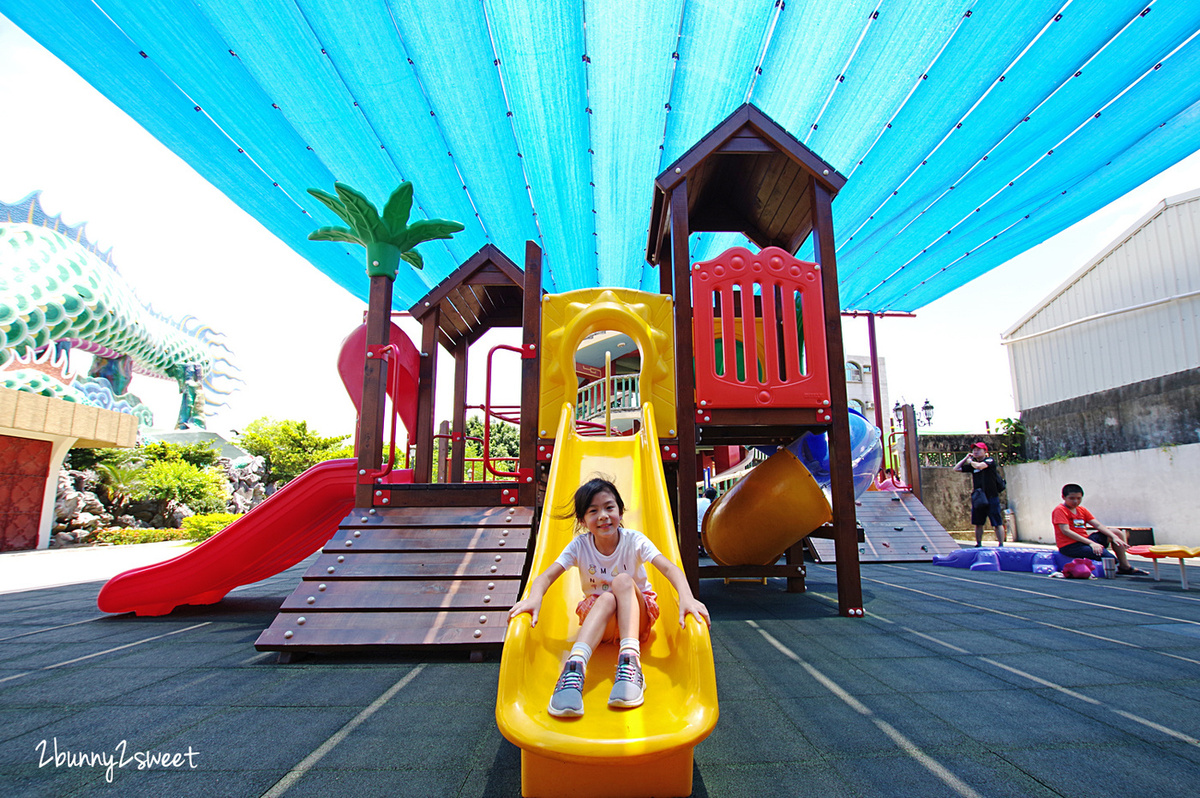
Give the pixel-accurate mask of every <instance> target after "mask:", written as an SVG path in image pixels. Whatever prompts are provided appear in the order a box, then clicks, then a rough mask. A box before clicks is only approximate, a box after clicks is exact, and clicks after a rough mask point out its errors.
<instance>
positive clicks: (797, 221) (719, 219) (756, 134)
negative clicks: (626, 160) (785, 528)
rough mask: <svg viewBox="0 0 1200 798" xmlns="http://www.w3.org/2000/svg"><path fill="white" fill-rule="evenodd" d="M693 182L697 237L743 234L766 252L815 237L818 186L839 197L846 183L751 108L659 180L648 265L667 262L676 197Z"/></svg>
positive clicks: (691, 212)
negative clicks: (813, 188) (663, 258)
mask: <svg viewBox="0 0 1200 798" xmlns="http://www.w3.org/2000/svg"><path fill="white" fill-rule="evenodd" d="M685 179H686V181H687V200H688V221H689V227H690V231H691V232H701V231H711V232H739V233H743V234H744V235H745V236H746V237H747V238H749V239H750V240H751V241H753V242H754V243H755V244H757V245H758V246H759V247H768V246H776V247H780V248H782V249H785V250H787V251H788V252H791V253H793V254H794V253H795V252H796V250H798V249H799V248H800V245H801V244H803V243H804V241H805V239H806V238H808V235H809V233H811V232H812V228H813V220H812V213H811V208H812V202H811V197H810V196H809V194H810V184H811V182H812V181H814V180H815V181H817V182H818V183H820V184H821V185H822V186H824V187H825V188H826V189H827V190H828V191H829V193H830V195H831V196H834V195H836V194H837V192H838V191H839V190H841V188H842V186H844V185H845V184H846V178H845V177H843V176H842V175H841V174H839V173H838V171H837V170H836V169H834V168H833V167H832V166H831V165H830V164H828V163H826V162H825V161H824V160H822V159H821V158H820V157H819V156H818V155H817V154H816V153H814V152H813V151H812V150H810V149H809V148H808V147H805V146H804V145H803V144H801V143H800V142H799V141H797V140H796V139H795V138H793V137H792V135H791V134H790V133H788V132H787V131H786V130H784V129H783V128H782V127H781V126H780V125H779V124H778V123H776V122H775V121H774V120H773V119H771V118H770V117H768V116H767V115H766V114H764V113H763V112H762V111H760V110H759V109H758V108H756V107H755V106H753V105H749V104H747V105H743V106H741V107H740V108H738V109H737V110H736V111H734V112H733V113H732V114H730V115H729V117H727V118H726V119H725V121H723V122H721V124H719V125H717V126H716V127H715V128H713V130H712V131H711V132H710V133H709V134H708V135H706V136H705V137H704V138H702V139H701V140H700V141H698V142H697V143H696V145H695V146H693V147H692V148H691V149H690V150H688V151H687V152H686V153H684V154H683V155H682V156H680V158H679V159H678V160H676V161H675V162H674V163H672V164H671V165H670V166H668V167H667V168H666V170H665V171H663V173H662V174H660V175H659V176H658V177H657V178H655V181H654V205H653V208H652V211H651V216H650V235H649V240H648V242H647V245H646V258H647V260H649V261H650V262H651V263H658V262H659V254H660V253H661V252H662V249H663V247H664V246H665V245H666V241H667V239H668V233H669V231H670V225H669V224H668V218H669V210H668V208H669V202H668V198H669V196H670V194H671V192H672V191H673V190H675V189H676V188H677V187H678V186H680V184H682V183H683V182H684V180H685Z"/></svg>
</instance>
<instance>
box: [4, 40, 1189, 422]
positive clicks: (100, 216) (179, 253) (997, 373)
mask: <svg viewBox="0 0 1200 798" xmlns="http://www.w3.org/2000/svg"><path fill="white" fill-rule="evenodd" d="M0 86H2V87H3V88H2V89H0V102H2V107H3V108H4V109H5V120H4V123H3V124H2V125H0V153H3V159H2V160H0V200H3V201H5V202H10V203H12V202H17V201H19V200H20V199H22V198H24V197H25V196H26V195H27V194H29V193H30V192H33V191H37V190H41V191H42V204H43V206H44V207H45V209H46V211H47V213H49V214H51V215H54V214H61V215H62V216H63V219H64V221H65V222H67V223H68V224H78V223H80V222H87V231H86V233H87V236H88V238H89V239H90V240H91V241H93V242H95V243H98V244H99V245H100V246H101V247H102V248H104V249H107V248H108V247H112V249H113V261H114V263H115V264H116V265H117V267H118V268H119V269H120V271H121V273H122V275H124V277H125V278H126V280H127V281H128V282H129V283H130V284H131V285H133V287H134V289H135V290H136V291H137V293H138V295H139V296H140V297H141V298H142V299H143V300H144V301H147V302H151V303H152V304H153V305H154V306H155V307H156V308H157V309H158V310H160V311H163V312H165V313H168V314H170V315H174V316H182V315H185V314H191V315H193V316H196V317H197V318H199V319H201V320H202V321H204V322H205V323H207V324H209V325H210V326H212V327H213V328H214V329H216V330H218V331H220V332H222V333H224V334H225V335H226V336H227V340H226V343H227V345H228V346H229V347H230V349H232V350H233V352H234V358H233V359H234V360H235V362H236V363H237V364H238V366H239V367H240V368H241V371H242V377H243V378H244V379H245V380H246V385H245V386H243V388H242V390H241V391H240V392H238V393H235V394H234V395H233V397H232V400H231V407H230V408H228V409H223V410H221V411H219V412H218V413H217V414H215V415H214V416H212V417H211V418H209V423H208V427H209V429H212V430H215V431H218V432H225V431H227V430H230V429H240V428H241V427H243V426H244V425H245V424H246V423H247V422H249V421H251V420H253V419H255V418H259V417H261V416H271V417H272V418H276V419H282V418H295V419H303V420H306V421H308V422H309V425H310V427H311V428H315V429H316V430H317V431H319V432H320V433H321V434H325V435H339V434H350V433H351V432H352V430H353V427H354V410H353V406H352V405H351V404H350V401H349V399H348V398H347V397H346V393H345V391H344V389H343V388H342V385H341V381H340V379H339V377H338V375H337V369H336V358H337V353H338V349H339V346H340V343H341V341H342V339H343V338H344V337H345V336H346V335H347V334H348V333H349V332H350V331H351V330H353V329H354V327H355V326H356V325H358V324H359V323H360V322H361V320H362V313H363V310H364V309H365V306H364V304H363V303H361V302H360V301H359V300H357V299H355V298H353V297H351V296H350V295H349V294H348V293H346V292H345V290H344V289H342V288H341V287H339V286H337V285H336V284H335V283H334V282H333V281H331V280H330V279H328V278H327V277H325V276H324V275H323V274H322V273H321V272H319V271H317V270H316V269H315V268H313V267H312V266H311V265H309V264H308V262H307V261H305V260H304V259H302V258H301V257H300V256H299V255H297V254H296V253H295V252H293V251H292V250H291V249H290V248H288V247H287V246H286V245H285V244H284V243H283V242H281V241H280V240H278V239H277V238H275V237H274V236H273V235H271V234H270V233H269V232H267V230H266V229H265V228H263V227H262V226H261V225H260V224H259V223H258V222H257V221H255V220H254V219H253V218H251V217H250V216H249V215H247V214H246V213H245V212H243V211H242V210H241V209H240V208H238V207H237V206H236V205H234V204H233V202H232V201H230V200H229V199H228V198H227V197H225V195H223V194H221V193H220V192H219V191H217V189H215V188H213V187H212V186H211V185H210V184H209V183H207V182H206V181H204V180H203V179H202V178H201V177H200V176H199V175H197V174H196V173H195V172H194V171H193V170H192V169H191V167H189V166H188V165H187V164H185V163H184V162H183V161H182V160H180V159H179V158H178V157H177V156H175V155H174V154H173V153H171V152H170V151H169V150H167V149H166V148H165V147H164V146H163V145H161V144H159V143H158V141H157V140H156V139H154V138H153V137H152V136H150V134H148V133H147V132H146V131H144V130H143V129H142V128H141V127H139V126H138V125H137V124H136V123H135V122H133V121H132V120H131V119H130V118H129V117H127V116H126V115H125V114H124V113H123V112H121V111H120V110H118V109H117V108H116V107H115V106H114V105H112V104H111V103H110V102H109V101H108V100H106V99H105V98H104V97H102V96H101V95H100V94H99V93H98V92H96V91H95V90H94V89H92V88H91V87H90V86H89V85H88V84H86V83H85V82H84V81H83V80H82V79H81V78H79V77H78V76H77V75H75V74H74V73H73V72H71V71H70V70H69V69H67V67H65V66H64V65H63V64H62V63H61V62H59V61H58V60H57V59H56V58H54V57H53V56H52V55H50V54H49V53H47V52H46V51H45V50H43V49H42V48H41V46H40V45H38V44H37V43H35V42H34V41H33V40H31V39H30V38H29V37H28V36H26V35H25V34H24V33H23V32H21V31H20V30H19V29H17V28H16V27H15V26H14V25H13V24H12V23H11V22H9V21H8V20H7V19H6V18H5V17H3V16H0ZM1197 187H1200V154H1194V155H1192V156H1191V157H1189V158H1187V159H1186V160H1184V161H1183V162H1181V163H1180V164H1178V165H1177V166H1175V167H1174V168H1172V169H1170V170H1168V171H1167V172H1164V173H1163V174H1161V175H1159V176H1158V177H1155V178H1153V179H1152V180H1149V181H1147V182H1146V183H1145V184H1143V185H1142V186H1141V187H1139V188H1138V189H1136V190H1134V191H1132V192H1130V193H1129V194H1127V195H1126V196H1124V197H1122V198H1121V199H1119V200H1117V201H1116V202H1113V203H1112V204H1111V205H1109V206H1107V207H1106V208H1104V209H1102V210H1101V211H1099V212H1097V213H1096V214H1094V215H1092V216H1091V217H1089V218H1087V219H1085V220H1083V221H1081V222H1079V223H1078V224H1076V225H1075V226H1074V227H1071V228H1070V229H1068V230H1066V231H1064V232H1063V233H1060V234H1059V235H1058V236H1056V237H1054V238H1052V239H1050V240H1049V241H1047V242H1045V243H1044V244H1042V245H1040V246H1038V247H1036V248H1034V249H1032V250H1030V251H1028V252H1026V253H1025V254H1023V255H1021V256H1019V257H1017V258H1014V259H1013V260H1011V261H1009V262H1008V263H1006V264H1004V265H1003V266H1001V267H999V268H997V269H995V270H993V271H992V272H990V273H988V274H986V275H984V276H983V277H981V278H979V279H977V280H975V281H973V282H972V283H970V284H968V285H966V286H964V287H963V288H960V289H959V290H957V291H955V292H954V293H952V294H950V295H948V296H946V297H943V298H942V299H940V300H938V301H937V302H935V303H933V304H931V305H928V306H926V307H925V308H922V309H921V310H919V311H917V318H915V319H881V320H878V321H877V322H876V331H877V333H878V337H879V354H880V355H881V356H882V357H884V358H885V359H886V361H887V362H886V365H887V379H888V391H889V394H890V396H891V399H892V400H893V401H895V400H896V399H900V398H904V399H907V400H908V401H911V402H913V403H914V404H916V405H920V404H922V403H923V402H924V400H925V399H926V398H928V399H929V400H930V401H931V402H932V403H933V404H934V406H935V408H936V411H935V417H934V423H933V426H932V428H931V429H932V430H934V431H963V432H982V431H983V429H984V422H985V421H987V422H994V421H995V419H997V418H1001V417H1007V416H1015V415H1016V411H1015V409H1014V406H1013V398H1012V384H1011V379H1010V376H1009V366H1008V357H1007V354H1006V352H1005V350H1004V347H1003V346H1001V345H1000V343H999V341H1000V333H1001V332H1003V331H1004V330H1005V329H1007V328H1008V327H1009V326H1011V325H1012V324H1013V322H1015V321H1016V320H1017V319H1018V318H1020V317H1021V316H1022V315H1023V314H1024V313H1025V312H1026V311H1028V310H1029V309H1031V308H1032V307H1033V306H1034V305H1035V304H1036V303H1038V302H1039V301H1040V300H1041V299H1042V298H1043V297H1045V296H1046V295H1047V294H1048V293H1049V292H1050V291H1052V290H1054V289H1055V288H1057V287H1058V286H1059V285H1060V284H1061V283H1062V282H1063V281H1064V280H1065V279H1066V278H1067V277H1069V276H1070V275H1071V274H1072V273H1074V272H1075V271H1076V270H1077V269H1079V267H1081V266H1082V265H1083V264H1084V263H1086V262H1087V261H1088V260H1090V259H1091V258H1093V257H1094V256H1095V255H1097V254H1098V253H1100V252H1101V251H1102V250H1103V249H1105V248H1106V247H1107V246H1108V245H1109V244H1110V243H1111V242H1112V241H1113V239H1114V238H1116V236H1118V235H1119V234H1121V233H1122V232H1124V231H1125V230H1126V229H1127V228H1128V227H1129V226H1130V225H1131V224H1133V223H1134V222H1135V221H1137V220H1138V219H1139V218H1140V217H1141V216H1143V215H1144V214H1145V213H1146V212H1147V211H1149V210H1150V209H1151V208H1152V207H1153V206H1154V205H1155V203H1157V202H1158V201H1160V200H1162V199H1163V198H1164V197H1168V196H1173V195H1175V194H1181V193H1183V192H1185V191H1190V190H1192V189H1195V188H1197ZM325 188H328V187H325ZM647 191H649V189H648V188H647ZM647 197H649V194H648V193H647ZM647 201H648V200H647ZM517 254H518V255H519V254H520V253H517ZM402 326H405V327H406V329H407V330H408V331H409V332H410V334H411V335H412V336H413V338H414V341H415V342H417V343H419V342H420V337H419V332H418V330H417V325H415V324H413V323H412V322H411V321H408V322H406V324H404V325H402ZM866 326H867V323H866V321H865V320H864V319H858V320H851V319H847V320H845V322H844V328H843V329H844V331H845V348H846V353H847V354H848V355H851V354H862V355H866V354H867V352H868V346H867V335H866ZM500 340H505V339H504V338H503V337H502V334H500V333H492V334H489V336H486V337H485V338H484V339H483V340H482V341H481V343H480V344H477V345H476V346H475V347H473V362H472V364H471V386H470V394H471V395H470V397H469V402H471V403H481V402H482V401H483V398H482V393H483V384H484V368H485V367H484V362H483V358H484V357H485V356H486V350H487V348H488V347H489V346H490V345H491V343H493V342H495V341H500ZM509 340H510V341H511V336H510V337H509ZM512 360H513V357H511V356H508V355H506V354H500V355H497V367H500V366H505V365H507V366H511V365H512ZM452 368H453V364H452V362H451V361H450V359H449V358H448V357H445V356H443V359H442V360H440V361H439V372H440V377H441V379H439V386H440V390H439V401H438V413H437V415H438V418H439V419H442V418H448V417H449V414H450V409H449V400H450V391H451V377H450V375H451V373H452ZM509 387H510V392H509V393H508V394H507V395H500V396H498V397H496V398H495V400H496V401H499V402H513V403H515V401H516V391H515V388H514V387H513V386H512V385H511V381H510V386H509ZM130 390H131V391H132V392H133V393H135V394H137V395H139V396H140V397H141V398H142V399H143V400H144V401H146V402H147V404H149V406H150V407H151V409H152V410H153V411H154V414H155V423H156V426H158V427H167V428H169V427H171V426H173V425H174V421H175V415H176V413H177V411H178V405H179V399H178V391H177V389H176V387H175V385H174V384H173V383H169V382H165V381H161V380H153V379H150V378H147V377H144V376H138V377H135V379H134V381H133V383H132V385H131V387H130Z"/></svg>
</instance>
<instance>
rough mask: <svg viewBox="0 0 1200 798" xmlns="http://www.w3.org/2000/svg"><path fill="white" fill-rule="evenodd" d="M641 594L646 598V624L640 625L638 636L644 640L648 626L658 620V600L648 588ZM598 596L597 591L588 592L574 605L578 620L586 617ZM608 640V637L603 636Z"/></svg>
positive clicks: (580, 620) (647, 634)
mask: <svg viewBox="0 0 1200 798" xmlns="http://www.w3.org/2000/svg"><path fill="white" fill-rule="evenodd" d="M642 596H643V597H645V599H646V625H645V626H643V627H642V631H641V634H640V635H639V637H640V638H641V639H642V640H645V639H646V638H647V637H649V636H650V628H651V627H653V626H654V622H655V621H656V620H658V614H659V609H658V602H657V601H656V600H655V594H654V593H652V592H650V591H649V590H645V591H642ZM598 598H600V594H599V593H590V594H588V595H586V596H584V597H583V601H581V602H579V604H578V605H577V606H576V607H575V614H576V615H578V616H579V622H580V623H583V620H584V618H587V616H588V613H589V612H591V611H592V607H593V606H595V604H596V599H598ZM605 642H608V638H605Z"/></svg>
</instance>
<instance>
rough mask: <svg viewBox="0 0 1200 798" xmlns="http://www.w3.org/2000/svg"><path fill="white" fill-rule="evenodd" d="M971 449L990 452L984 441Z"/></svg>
mask: <svg viewBox="0 0 1200 798" xmlns="http://www.w3.org/2000/svg"><path fill="white" fill-rule="evenodd" d="M971 448H972V449H983V450H984V451H985V452H986V451H987V450H988V447H987V444H986V443H984V442H983V441H980V442H979V443H977V444H975V445H974V446H972V447H971Z"/></svg>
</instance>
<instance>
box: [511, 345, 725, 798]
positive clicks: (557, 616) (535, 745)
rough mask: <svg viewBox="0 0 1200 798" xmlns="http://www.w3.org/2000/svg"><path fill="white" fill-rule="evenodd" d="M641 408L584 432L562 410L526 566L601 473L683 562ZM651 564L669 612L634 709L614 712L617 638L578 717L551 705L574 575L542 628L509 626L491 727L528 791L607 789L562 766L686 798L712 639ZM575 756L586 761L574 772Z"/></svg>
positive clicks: (558, 589)
mask: <svg viewBox="0 0 1200 798" xmlns="http://www.w3.org/2000/svg"><path fill="white" fill-rule="evenodd" d="M572 351H574V350H572ZM642 415H643V427H642V431H641V432H639V433H638V434H637V435H635V436H632V437H613V438H581V437H579V436H578V435H576V434H575V431H574V429H573V427H572V407H571V405H567V406H565V407H562V408H561V412H560V418H559V423H558V425H557V426H556V430H557V437H556V443H555V449H554V460H553V463H552V467H551V472H550V481H549V484H548V485H547V487H546V509H545V512H543V513H542V522H541V527H540V529H539V533H538V538H537V548H536V550H535V552H534V555H533V563H532V566H531V571H530V572H531V573H533V574H539V573H541V572H542V571H544V570H545V569H546V567H547V566H548V565H550V563H552V562H554V560H555V559H556V558H557V557H558V555H559V554H560V553H561V552H562V550H563V548H564V547H565V546H566V545H567V543H568V542H569V541H570V540H571V538H572V537H573V536H574V534H575V531H574V519H562V518H559V517H557V516H558V515H561V512H560V511H561V510H562V509H563V508H565V507H566V506H567V505H568V504H570V503H571V498H572V496H573V495H574V493H575V489H576V488H578V487H579V485H580V484H581V483H582V482H584V481H585V480H586V479H588V478H590V477H591V476H593V475H594V474H596V473H601V474H605V475H607V476H609V477H611V478H613V479H614V480H615V482H616V485H617V489H618V490H620V492H621V497H622V498H623V499H624V500H625V504H626V511H625V515H624V523H625V524H626V525H627V526H628V527H629V528H630V529H637V530H639V531H641V532H643V533H644V534H645V535H646V536H647V537H649V538H650V540H652V541H653V542H654V544H655V545H656V546H657V547H658V548H659V550H660V551H662V553H663V555H664V556H666V557H667V558H668V559H669V560H671V561H672V562H674V563H676V564H677V565H678V564H679V562H680V560H679V546H678V544H677V542H676V537H675V524H674V522H673V520H672V518H673V516H672V514H671V505H670V501H669V499H668V495H667V487H666V482H665V480H664V477H663V470H662V460H661V458H660V454H659V451H658V445H659V444H658V436H657V434H656V427H655V423H654V416H653V413H652V412H651V408H650V407H648V406H645V405H644V406H643V410H642ZM647 571H648V573H649V576H650V580H651V582H652V583H653V585H654V588H655V590H656V591H657V592H658V601H659V606H660V607H661V608H662V616H661V617H660V618H659V620H658V622H657V623H656V624H655V625H654V630H653V632H652V633H651V637H650V639H649V640H648V641H647V642H646V643H644V644H643V645H642V668H643V672H644V674H645V676H646V703H645V704H643V705H642V706H640V707H638V708H636V709H627V710H613V709H609V708H608V694H609V691H610V690H611V689H612V684H613V671H614V669H615V666H616V659H617V656H616V655H617V652H616V650H615V646H613V645H611V644H604V645H601V646H600V647H599V648H598V649H597V650H596V652H595V654H594V655H593V656H592V659H591V663H590V665H589V667H588V674H587V682H586V683H585V685H584V692H583V703H584V715H583V717H582V718H577V719H566V720H564V719H560V718H555V717H553V716H551V715H550V713H549V712H548V711H547V704H548V703H549V701H550V693H551V692H552V691H553V689H554V684H555V682H556V681H557V679H558V674H559V671H560V670H561V669H562V663H563V661H564V660H565V659H566V656H567V653H568V652H569V650H570V647H571V642H572V641H573V640H574V638H575V635H576V633H577V632H578V631H579V622H578V620H577V619H576V617H575V612H574V609H575V605H576V604H577V603H578V602H579V601H580V599H581V598H582V597H583V595H582V593H581V591H580V587H579V577H578V575H577V574H576V573H574V571H568V572H567V573H566V574H564V575H563V576H562V577H560V578H559V579H558V580H557V581H556V582H555V583H554V585H552V586H551V588H550V590H549V591H547V593H546V596H545V598H544V600H543V602H542V611H541V615H540V617H539V619H538V625H537V627H536V628H532V629H531V628H530V626H529V615H528V614H523V615H520V616H518V617H517V618H516V619H515V620H514V621H513V622H512V623H510V624H509V627H508V633H507V635H506V637H505V641H504V653H503V656H502V658H501V661H500V685H499V690H498V693H497V697H496V723H497V725H498V726H499V727H500V732H501V733H502V734H503V735H504V736H505V737H506V738H508V740H510V741H511V742H513V743H514V744H516V745H518V746H519V747H520V748H521V749H522V751H523V755H522V762H523V763H524V768H525V772H524V773H523V774H522V783H523V784H524V785H526V788H525V789H526V793H525V794H526V795H538V796H552V795H562V796H571V797H572V798H575V797H576V796H580V795H591V794H600V793H587V792H581V790H582V789H583V787H582V786H581V785H584V784H585V782H586V781H587V780H586V779H580V778H574V777H573V778H569V779H567V778H563V776H562V774H565V773H567V772H571V773H578V772H587V773H591V772H595V773H600V772H604V773H606V774H608V775H607V776H606V778H605V780H604V781H603V782H602V783H603V784H604V785H605V787H606V792H605V793H604V794H608V795H616V794H617V793H615V792H612V791H611V788H612V785H613V784H619V783H625V782H626V781H627V780H633V781H632V782H631V783H637V781H638V780H643V779H645V780H647V781H646V783H648V784H652V785H653V786H654V789H653V791H652V792H653V794H655V795H688V794H690V791H691V766H690V762H691V757H692V750H693V749H694V748H695V746H696V744H697V743H699V742H700V741H701V740H703V739H704V738H705V737H707V736H708V734H709V733H710V732H711V731H712V729H713V727H714V726H715V725H716V722H717V714H718V712H717V685H716V675H715V672H714V667H713V654H712V640H711V639H710V638H709V635H708V629H707V628H705V626H704V624H702V623H700V622H698V621H696V619H695V618H691V617H689V618H688V619H687V625H686V627H685V628H682V629H681V628H680V627H679V622H678V618H679V603H678V602H679V598H678V596H677V595H676V594H675V591H674V589H673V588H672V587H671V585H670V583H669V582H667V580H666V579H665V578H664V577H663V576H662V574H660V573H659V572H658V571H657V570H656V569H655V568H653V567H652V566H651V567H648V568H647ZM525 752H528V755H526V753H525ZM685 762H686V766H684V763H685ZM573 764H579V765H583V766H584V769H583V770H582V771H574V770H572V769H571V767H572V765H573ZM593 768H599V770H592V769H593Z"/></svg>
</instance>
